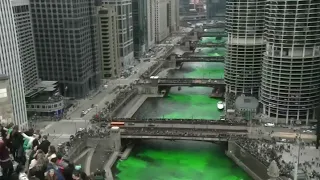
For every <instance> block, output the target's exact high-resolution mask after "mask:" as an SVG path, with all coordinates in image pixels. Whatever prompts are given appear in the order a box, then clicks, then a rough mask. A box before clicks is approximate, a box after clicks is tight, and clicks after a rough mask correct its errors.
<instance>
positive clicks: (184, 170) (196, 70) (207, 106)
mask: <svg viewBox="0 0 320 180" xmlns="http://www.w3.org/2000/svg"><path fill="white" fill-rule="evenodd" d="M183 76H184V77H190V78H191V77H193V78H201V77H205V78H209V77H210V78H220V77H223V64H221V63H185V64H184V65H183V67H182V69H180V70H178V71H175V72H172V73H170V77H183ZM211 91H212V89H211V88H206V87H192V88H191V87H182V89H181V90H180V91H179V90H178V88H177V87H173V88H171V90H170V94H169V95H168V97H165V98H150V99H147V100H146V101H145V103H144V104H143V105H142V106H141V107H140V108H139V110H138V111H137V112H136V114H135V115H134V117H137V118H163V117H165V118H172V119H173V118H177V119H179V118H189V119H192V118H197V119H198V118H201V119H219V118H220V115H222V114H223V113H222V112H221V111H218V110H217V107H216V104H217V102H218V101H219V100H218V99H212V98H210V97H209V95H210V94H211ZM113 170H114V174H116V179H118V180H251V178H250V177H249V176H248V175H247V174H246V173H245V172H243V171H242V170H241V169H240V168H239V167H238V166H236V165H235V164H234V163H233V162H232V161H231V160H230V159H228V158H227V157H226V156H225V155H224V152H223V150H222V149H221V146H219V145H216V144H212V143H206V142H191V141H175V142H172V141H164V140H163V141H162V140H148V141H143V143H141V144H139V145H137V146H136V147H135V148H134V150H133V152H132V154H131V155H130V156H129V158H128V159H127V160H125V161H120V162H118V163H117V164H116V168H115V169H113Z"/></svg>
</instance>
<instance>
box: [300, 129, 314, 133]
mask: <svg viewBox="0 0 320 180" xmlns="http://www.w3.org/2000/svg"><path fill="white" fill-rule="evenodd" d="M302 132H303V133H313V131H312V130H309V129H307V130H303V131H302Z"/></svg>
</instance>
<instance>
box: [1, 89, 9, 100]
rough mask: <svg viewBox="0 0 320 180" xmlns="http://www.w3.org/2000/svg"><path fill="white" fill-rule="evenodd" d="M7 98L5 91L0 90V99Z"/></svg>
mask: <svg viewBox="0 0 320 180" xmlns="http://www.w3.org/2000/svg"><path fill="white" fill-rule="evenodd" d="M7 96H8V94H7V89H0V98H6V97H7Z"/></svg>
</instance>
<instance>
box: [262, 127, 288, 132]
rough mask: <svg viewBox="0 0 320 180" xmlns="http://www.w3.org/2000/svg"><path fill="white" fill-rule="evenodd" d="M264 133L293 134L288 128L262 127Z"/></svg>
mask: <svg viewBox="0 0 320 180" xmlns="http://www.w3.org/2000/svg"><path fill="white" fill-rule="evenodd" d="M264 129H265V131H266V132H270V133H271V132H272V131H273V132H292V133H293V132H294V131H293V130H292V129H290V128H283V127H264Z"/></svg>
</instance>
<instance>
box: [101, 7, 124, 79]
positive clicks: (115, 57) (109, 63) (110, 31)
mask: <svg viewBox="0 0 320 180" xmlns="http://www.w3.org/2000/svg"><path fill="white" fill-rule="evenodd" d="M98 22H99V34H100V38H99V39H100V48H101V59H102V64H101V68H102V77H103V78H104V79H106V78H110V77H118V76H120V66H121V62H120V56H119V49H118V29H117V28H118V20H117V13H116V7H115V6H112V5H104V6H101V7H99V21H98Z"/></svg>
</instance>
